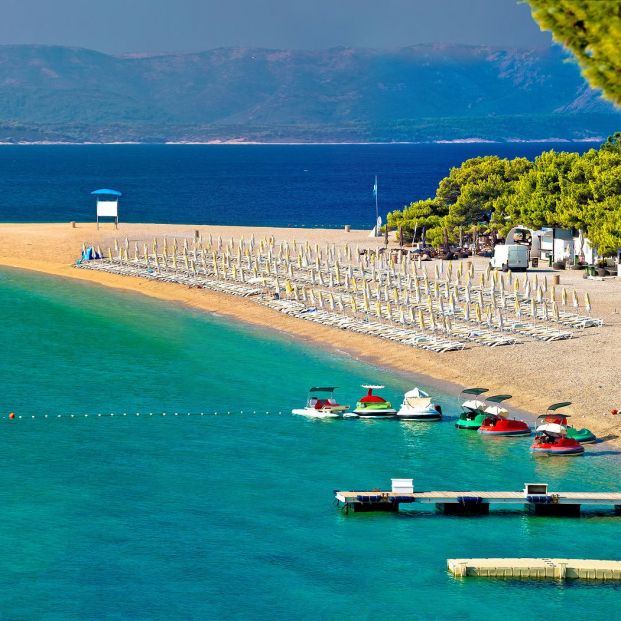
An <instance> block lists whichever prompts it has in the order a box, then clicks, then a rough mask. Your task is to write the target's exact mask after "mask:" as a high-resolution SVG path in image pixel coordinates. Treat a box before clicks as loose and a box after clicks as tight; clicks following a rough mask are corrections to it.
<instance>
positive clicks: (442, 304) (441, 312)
mask: <svg viewBox="0 0 621 621" xmlns="http://www.w3.org/2000/svg"><path fill="white" fill-rule="evenodd" d="M438 306H439V307H440V314H441V315H444V302H442V298H440V299H439V300H438Z"/></svg>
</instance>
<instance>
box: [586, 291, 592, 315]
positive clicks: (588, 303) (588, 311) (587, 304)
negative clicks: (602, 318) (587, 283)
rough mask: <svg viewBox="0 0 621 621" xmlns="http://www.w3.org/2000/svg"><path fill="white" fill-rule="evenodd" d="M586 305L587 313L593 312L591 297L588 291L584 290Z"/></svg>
mask: <svg viewBox="0 0 621 621" xmlns="http://www.w3.org/2000/svg"><path fill="white" fill-rule="evenodd" d="M584 306H585V308H586V312H587V313H589V314H590V313H591V298H590V297H589V294H588V292H586V291H585V292H584Z"/></svg>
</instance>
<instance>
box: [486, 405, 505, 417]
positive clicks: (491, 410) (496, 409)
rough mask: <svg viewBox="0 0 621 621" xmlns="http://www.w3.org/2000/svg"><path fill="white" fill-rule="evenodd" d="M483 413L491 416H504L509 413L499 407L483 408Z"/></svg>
mask: <svg viewBox="0 0 621 621" xmlns="http://www.w3.org/2000/svg"><path fill="white" fill-rule="evenodd" d="M485 412H486V413H487V414H491V415H492V416H504V415H505V414H508V413H509V412H508V411H507V410H505V408H503V407H502V406H501V405H488V406H487V407H486V408H485Z"/></svg>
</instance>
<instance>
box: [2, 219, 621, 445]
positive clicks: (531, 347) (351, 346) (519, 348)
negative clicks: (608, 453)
mask: <svg viewBox="0 0 621 621" xmlns="http://www.w3.org/2000/svg"><path fill="white" fill-rule="evenodd" d="M181 229H185V230H181ZM195 229H200V230H201V232H202V234H203V235H207V234H214V235H216V236H217V235H222V236H223V237H225V236H232V235H236V236H237V237H238V238H239V237H240V236H246V238H248V237H249V236H250V234H251V233H250V232H251V231H253V230H254V227H214V226H210V227H205V226H192V227H183V226H182V225H147V224H123V225H121V227H120V229H119V231H118V232H114V231H111V230H110V229H102V230H100V231H96V229H95V226H94V225H93V224H79V225H78V226H77V228H75V229H73V228H71V227H69V226H68V225H67V224H64V225H63V224H38V225H8V224H4V225H0V232H1V233H3V234H2V235H0V265H2V266H5V267H9V268H15V269H23V270H28V271H34V272H39V273H42V274H47V275H51V276H58V277H64V278H71V279H73V280H77V281H82V282H89V283H92V284H97V285H100V286H104V287H108V288H113V289H117V290H121V291H129V292H133V293H139V294H142V295H146V296H148V297H152V298H157V299H160V300H163V301H167V302H173V303H178V304H182V305H184V306H186V307H188V308H192V309H195V310H199V311H202V312H208V313H213V314H216V315H218V316H220V317H225V318H229V319H232V320H235V321H241V322H243V323H245V324H248V325H251V326H256V327H259V328H264V329H268V330H271V331H275V332H277V333H280V334H284V335H286V336H291V337H294V338H296V339H300V340H302V341H306V342H309V343H312V344H313V345H316V346H319V347H321V348H323V349H324V350H327V351H332V352H335V353H338V354H341V355H346V356H349V357H351V358H353V359H354V360H359V361H361V362H365V363H368V364H371V365H375V366H377V367H381V368H384V369H390V370H393V371H395V372H396V373H399V375H401V376H403V377H411V378H413V379H414V378H417V379H418V381H421V382H426V383H428V384H429V385H430V386H438V387H441V389H442V390H443V391H444V392H447V393H449V394H452V395H457V394H459V392H460V391H461V389H462V387H466V386H474V385H483V386H486V387H488V388H489V389H490V394H492V393H493V392H498V393H506V392H509V393H511V394H513V395H514V398H513V399H512V401H511V408H510V409H511V410H512V411H517V410H522V411H524V412H525V413H526V414H529V415H531V416H536V415H537V414H540V413H542V412H543V411H545V409H546V408H547V406H548V405H549V404H550V403H552V402H556V401H562V400H569V401H573V402H574V406H573V407H572V408H569V409H568V414H571V415H572V420H573V423H574V426H576V427H582V426H588V427H589V428H590V429H592V430H593V431H594V432H595V433H596V434H597V435H598V436H599V437H600V438H604V439H608V440H611V441H613V442H614V443H615V444H617V445H618V446H621V439H619V438H620V437H621V425H620V423H621V417H618V418H617V417H612V416H610V414H609V412H610V409H611V408H613V407H619V406H620V405H621V388H620V387H619V385H618V383H617V382H616V378H617V377H618V373H620V372H621V362H619V361H617V357H616V356H615V355H614V353H611V354H609V358H610V360H609V359H608V358H606V353H605V351H606V348H608V351H609V352H615V351H616V350H617V349H618V348H617V347H616V346H615V344H616V343H619V342H620V341H621V338H620V335H621V320H620V319H619V314H618V310H617V307H616V305H617V304H618V307H619V308H621V291H619V292H617V289H621V287H618V286H616V287H615V285H614V284H612V283H610V282H608V283H597V282H593V281H589V282H588V283H587V281H584V283H585V284H584V285H583V283H579V284H580V286H588V287H590V289H589V291H590V292H591V293H590V295H591V296H592V297H593V298H594V306H595V314H596V316H599V317H602V318H603V319H604V320H605V323H606V326H605V327H604V328H589V329H587V330H584V331H583V332H582V333H580V334H578V335H577V336H576V338H574V339H570V340H568V341H559V342H554V343H543V342H524V343H521V344H518V345H512V346H505V347H499V348H488V347H480V346H479V347H472V348H469V349H466V350H464V351H459V352H446V353H443V354H434V353H431V352H428V351H425V350H421V349H415V348H412V347H409V346H406V345H401V344H398V343H390V344H389V345H387V342H386V341H385V340H383V339H380V338H377V337H373V336H369V335H363V334H356V333H353V332H348V331H344V330H340V329H338V328H334V327H329V326H325V325H320V324H317V323H314V322H310V321H304V320H302V319H297V318H294V317H290V316H288V315H285V314H283V313H280V312H278V311H275V310H272V309H270V308H267V307H265V306H263V305H260V304H257V303H256V302H254V301H252V300H250V299H246V298H240V297H236V296H232V295H229V294H225V293H220V292H214V291H210V290H207V289H196V288H188V287H186V286H182V285H179V284H171V283H165V282H158V281H153V280H146V279H141V278H138V277H132V276H118V275H113V274H109V273H105V272H96V271H93V270H80V269H76V268H75V267H74V266H73V261H74V260H75V257H76V256H77V255H78V254H79V249H80V247H81V244H82V241H85V240H90V242H91V243H97V241H103V240H105V239H108V240H109V239H110V238H111V236H112V235H114V234H115V233H116V234H117V235H118V236H119V237H125V236H129V237H130V238H131V236H132V235H138V234H141V235H145V236H147V235H150V236H156V235H157V236H160V237H161V236H162V235H164V234H173V233H174V234H176V235H178V236H179V235H182V234H190V233H193V231H194V230H195ZM261 230H262V231H265V232H266V233H267V232H268V231H269V233H270V234H272V235H275V236H276V238H277V239H286V238H287V236H288V238H289V239H294V238H295V239H304V238H306V239H308V240H310V241H311V242H313V243H314V242H315V241H317V240H321V241H324V242H330V243H332V242H337V243H338V241H339V240H340V241H343V240H345V241H348V242H349V243H353V244H356V243H360V244H366V245H369V246H370V245H372V244H373V243H374V240H373V239H372V238H371V239H369V238H367V237H366V235H367V233H366V232H365V231H352V232H351V233H344V232H343V231H339V230H333V229H324V230H322V229H275V228H271V227H270V228H266V229H261ZM24 239H27V240H28V243H26V244H24ZM18 240H19V241H20V242H21V250H20V251H17V250H16V248H17V246H18V244H17V241H18ZM33 257H36V258H33ZM477 265H478V264H477ZM482 265H483V263H481V264H480V265H479V269H480V268H481V266H482ZM570 276H572V275H571V274H569V273H568V274H567V275H563V282H565V280H566V279H568V278H569V277H570ZM575 278H578V276H575ZM568 286H571V285H570V284H569V283H568ZM574 286H575V285H574ZM602 287H604V288H605V289H607V290H608V291H612V292H614V295H615V296H617V297H616V298H614V299H613V300H612V301H611V302H607V304H608V306H607V309H608V311H609V312H608V315H606V313H604V314H602V313H601V312H599V311H600V307H601V306H602V300H601V299H599V298H600V296H605V295H606V294H605V293H604V292H602V291H601V288H602ZM598 288H599V291H600V292H599V293H593V291H595V292H597V291H598ZM595 296H597V297H595ZM604 315H606V316H604ZM595 356H598V360H600V361H601V362H599V364H598V365H593V364H592V362H593V360H594V358H595ZM577 365H578V366H580V368H581V371H580V369H577V368H576V366H577ZM615 365H616V366H615ZM600 367H601V371H606V374H605V378H603V379H600V375H603V374H602V373H601V372H600ZM598 380H599V382H601V383H598ZM516 413H517V412H516Z"/></svg>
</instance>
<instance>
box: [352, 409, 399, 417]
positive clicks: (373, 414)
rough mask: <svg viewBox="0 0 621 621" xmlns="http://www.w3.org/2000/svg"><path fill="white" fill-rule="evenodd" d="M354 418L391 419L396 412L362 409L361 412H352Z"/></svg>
mask: <svg viewBox="0 0 621 621" xmlns="http://www.w3.org/2000/svg"><path fill="white" fill-rule="evenodd" d="M353 413H354V414H356V416H358V417H359V418H392V417H394V416H395V414H396V413H397V410H394V409H392V408H391V409H386V410H374V409H372V408H368V409H366V408H365V409H363V410H354V411H353Z"/></svg>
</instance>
